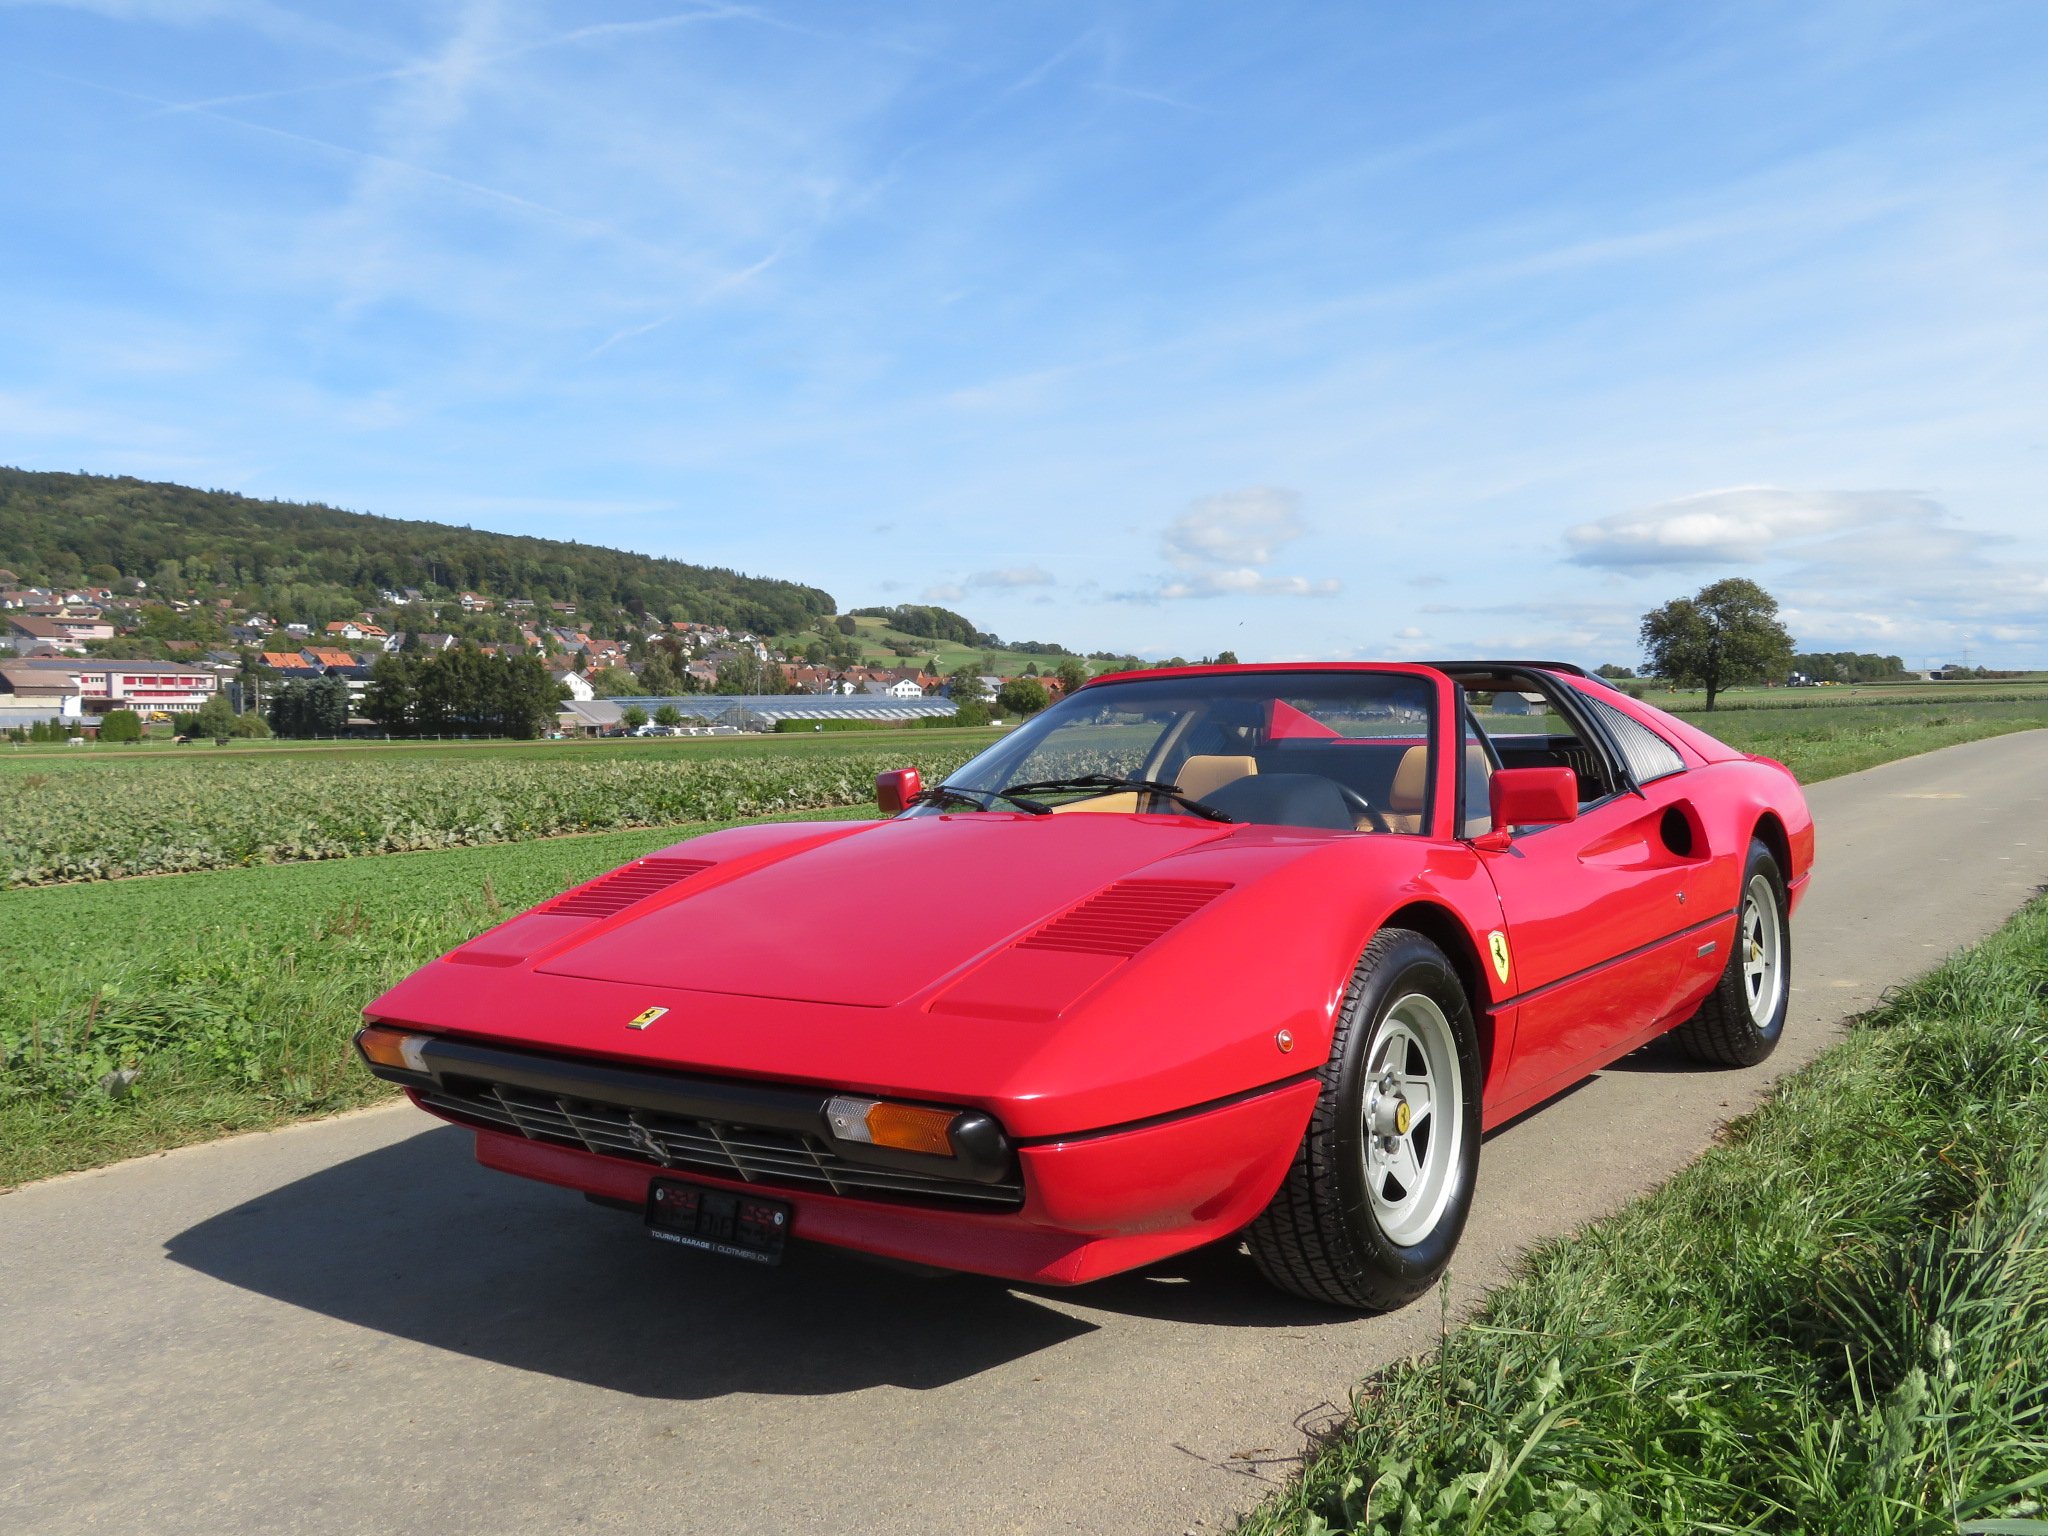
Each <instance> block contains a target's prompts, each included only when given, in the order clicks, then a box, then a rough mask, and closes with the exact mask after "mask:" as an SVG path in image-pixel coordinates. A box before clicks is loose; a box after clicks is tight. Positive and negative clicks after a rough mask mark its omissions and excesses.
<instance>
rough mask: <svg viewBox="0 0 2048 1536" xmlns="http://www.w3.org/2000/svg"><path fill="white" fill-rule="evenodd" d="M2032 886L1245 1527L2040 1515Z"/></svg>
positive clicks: (2042, 1331)
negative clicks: (2012, 910) (2008, 913)
mask: <svg viewBox="0 0 2048 1536" xmlns="http://www.w3.org/2000/svg"><path fill="white" fill-rule="evenodd" d="M2044 1151H2048V903H2036V904H2035V905H2033V906H2032V907H2030V908H2028V909H2027V910H2025V911H2024V912H2022V913H2021V914H2020V915H2019V916H2018V917H2017V918H2015V919H2014V920H2013V921H2012V922H2011V923H2010V924H2009V925H2008V926H2007V927H2006V928H2004V929H2003V930H2002V931H2001V932H1999V933H1998V934H1996V935H1994V936H1993V937H1992V938H1991V939H1989V940H1987V941H1986V942H1985V943H1983V944H1981V945H1979V946H1977V947H1976V948H1974V949H1972V950H1969V951H1966V952H1964V953H1963V954H1960V955H1958V956H1957V957H1955V958H1953V959H1952V960H1950V961H1949V962H1948V963H1947V964H1945V965H1943V966H1942V967H1941V968H1940V969H1939V970H1937V971H1935V972H1934V973H1932V974H1931V975H1929V976H1927V977H1926V978H1924V979H1922V980H1921V981H1919V982H1918V983H1916V984H1914V985H1912V986H1910V987H1908V988H1906V989H1904V990H1903V991H1902V992H1901V993H1900V994H1898V995H1897V996H1896V998H1895V999H1894V1000H1893V1001H1892V1002H1890V1003H1889V1004H1888V1006H1886V1007H1885V1008H1883V1009H1882V1010H1881V1011H1879V1012H1877V1013H1876V1014H1875V1015H1873V1016H1871V1017H1868V1018H1865V1019H1863V1020H1861V1021H1859V1022H1858V1023H1857V1024H1856V1025H1855V1027H1854V1028H1853V1029H1852V1031H1851V1033H1850V1035H1849V1037H1848V1039H1847V1040H1846V1041H1845V1042H1844V1043H1843V1044H1841V1045H1839V1046H1837V1047H1835V1048H1834V1049H1832V1050H1830V1051H1829V1052H1828V1053H1827V1054H1826V1055H1825V1056H1823V1057H1822V1058H1821V1059H1820V1060H1819V1061H1817V1062H1815V1063H1814V1064H1813V1065H1812V1066H1810V1067H1808V1068H1806V1069H1805V1070H1803V1071H1801V1072H1799V1073H1797V1074H1795V1075H1794V1076H1792V1077H1790V1078H1788V1079H1786V1080H1785V1082H1784V1083H1782V1084H1781V1085H1780V1086H1779V1088H1778V1090H1777V1091H1776V1093H1775V1094H1774V1095H1773V1097H1772V1099H1771V1100H1770V1102H1769V1103H1767V1104H1766V1105H1765V1106H1764V1107H1763V1108H1761V1109H1759V1110H1758V1111H1756V1112H1755V1113H1753V1114H1751V1115H1749V1116H1746V1117H1745V1118H1743V1119H1741V1120H1739V1121H1737V1122H1735V1124H1733V1125H1732V1126H1731V1127H1729V1129H1728V1131H1727V1133H1726V1134H1725V1136H1724V1137H1723V1140H1722V1144H1721V1145H1719V1146H1717V1147H1716V1148H1715V1149H1714V1150H1712V1151H1710V1152H1709V1153H1708V1154H1707V1155H1706V1156H1705V1157H1703V1158H1702V1159H1701V1160H1700V1161H1699V1162H1698V1163H1696V1164H1694V1165H1693V1166H1692V1167H1691V1168H1689V1169H1688V1170H1686V1171H1685V1172H1684V1173H1682V1174H1680V1175H1679V1176H1678V1177H1677V1178H1676V1179H1674V1180H1673V1181H1672V1182H1671V1183H1670V1184H1669V1185H1667V1186H1665V1187H1664V1188H1663V1189H1661V1190H1659V1191H1658V1192H1657V1193H1655V1194H1653V1195H1650V1196H1647V1197H1645V1198H1644V1199H1642V1200H1639V1201H1637V1202H1636V1203H1635V1204H1634V1205H1632V1206H1630V1207H1628V1208H1627V1209H1626V1210H1624V1211H1623V1212H1622V1213H1621V1214H1620V1215H1618V1216H1616V1217H1614V1218H1613V1219H1612V1220H1609V1221H1603V1222H1599V1223H1596V1224H1595V1225H1593V1226H1591V1227H1589V1228H1587V1229H1586V1230H1585V1231H1583V1232H1579V1233H1577V1234H1575V1235H1573V1236H1572V1237H1569V1238H1565V1239H1562V1240H1559V1241H1556V1242H1553V1243H1550V1244H1548V1245H1546V1246H1544V1247H1542V1248H1540V1249H1538V1250H1537V1251H1536V1252H1535V1253H1534V1254H1532V1255H1531V1256H1530V1258H1529V1259H1528V1261H1527V1262H1526V1265H1525V1267H1524V1270H1523V1272H1522V1274H1521V1276H1520V1277H1519V1278H1518V1279H1516V1280H1515V1281H1513V1282H1511V1283H1510V1284H1508V1285H1507V1286H1505V1287H1503V1288H1502V1289H1500V1290H1498V1291H1496V1292H1495V1293H1494V1294H1493V1296H1492V1297H1491V1299H1490V1300H1489V1301H1488V1302H1487V1304H1486V1306H1485V1308H1484V1310H1483V1312H1482V1313H1481V1315H1480V1317H1479V1318H1478V1320H1477V1321H1476V1322H1475V1323H1474V1324H1472V1325H1471V1326H1469V1327H1466V1328H1463V1329H1461V1330H1459V1331H1457V1332H1454V1333H1452V1334H1451V1335H1450V1336H1449V1337H1448V1339H1447V1340H1446V1342H1445V1344H1444V1347H1443V1349H1442V1350H1441V1352H1440V1353H1439V1354H1438V1355H1437V1356H1436V1357H1434V1358H1428V1359H1418V1360H1415V1361H1412V1362H1410V1363H1407V1364H1405V1365H1402V1366H1399V1367H1397V1368H1395V1369H1393V1370H1391V1371H1388V1372H1386V1373H1384V1374H1383V1375H1381V1376H1379V1377H1377V1378H1375V1379H1374V1380H1372V1381H1371V1382H1369V1383H1368V1384H1367V1385H1366V1386H1365V1388H1364V1389H1363V1390H1362V1391H1361V1392H1360V1393H1359V1394H1358V1397H1357V1399H1356V1403H1355V1407H1354V1413H1353V1418H1352V1422H1351V1425H1350V1427H1349V1429H1348V1430H1347V1431H1346V1432H1345V1433H1344V1434H1343V1435H1342V1436H1341V1437H1340V1438H1339V1439H1338V1440H1337V1441H1336V1442H1335V1443H1334V1444H1333V1445H1331V1446H1330V1447H1329V1448H1328V1449H1327V1450H1326V1451H1325V1452H1324V1453H1323V1454H1321V1455H1320V1456H1319V1457H1317V1458H1316V1459H1315V1460H1314V1461H1313V1462H1312V1463H1311V1464H1310V1466H1309V1467H1308V1468H1307V1470H1306V1472H1305V1474H1304V1475H1303V1476H1302V1477H1301V1478H1300V1479H1299V1480H1298V1481H1297V1482H1296V1483H1295V1484H1294V1485H1293V1486H1292V1487H1290V1488H1289V1489H1288V1490H1287V1491H1286V1492H1284V1493H1283V1494H1281V1495H1279V1496H1277V1497H1276V1498H1274V1499H1273V1500H1271V1501H1270V1502H1269V1503H1268V1504H1267V1505H1266V1506H1265V1507H1263V1508H1262V1509H1260V1510H1259V1511H1258V1512H1257V1513H1256V1514H1254V1515H1253V1516H1252V1517H1251V1518H1250V1519H1249V1520H1248V1521H1247V1522H1246V1523H1245V1525H1244V1528H1243V1529H1244V1531H1245V1532H1246V1533H1247V1536H1253V1533H1256V1536H1278V1533H1281V1532H1287V1533H1294V1536H1322V1533H1327V1532H1332V1531H1347V1532H1350V1531H1355V1532H1360V1533H1366V1532H1370V1533H1383V1536H1394V1533H1400V1536H1434V1533H1449V1532H1460V1533H1472V1532H1481V1531H1484V1532H1495V1531H1498V1532H1538V1531H1541V1532H1550V1533H1566V1532H1574V1533H1580V1532H1582V1533H1589V1536H1590V1533H1601V1536H1606V1533H1612V1532H1633V1531H1641V1532H1671V1533H1679V1532H1685V1533H1691V1532H1698V1531H1768V1532H1845V1533H1846V1532H1854V1533H1859V1536H1860V1533H1866V1532H1869V1533H1877V1532H1916V1533H1919V1532H1927V1533H1932V1532H1943V1533H1952V1532H1957V1531H1963V1532H1982V1533H1991V1532H2021V1531H2032V1532H2042V1531H2048V1520H2044V1518H2043V1508H2042V1500H2043V1497H2044V1494H2048V1164H2044Z"/></svg>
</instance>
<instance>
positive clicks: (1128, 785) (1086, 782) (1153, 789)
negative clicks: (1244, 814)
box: [1004, 773, 1237, 822]
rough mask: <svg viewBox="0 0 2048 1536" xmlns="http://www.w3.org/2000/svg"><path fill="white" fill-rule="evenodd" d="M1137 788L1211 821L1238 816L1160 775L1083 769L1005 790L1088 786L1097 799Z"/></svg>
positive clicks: (1044, 790) (1042, 790)
mask: <svg viewBox="0 0 2048 1536" xmlns="http://www.w3.org/2000/svg"><path fill="white" fill-rule="evenodd" d="M1124 789H1134V790H1136V791H1138V792H1139V793H1140V794H1147V795H1164V796H1165V797H1166V798H1167V799H1169V800H1171V801H1172V802H1173V803H1174V804H1175V805H1179V806H1184V807H1185V808H1186V809H1188V810H1190V811H1193V812H1194V813H1195V814H1196V815H1197V816H1201V817H1205V818H1206V819H1208V820H1210V821H1231V822H1234V821H1236V820H1237V818H1236V817H1235V816H1232V815H1229V814H1227V813H1225V812H1223V811H1219V810H1217V809H1216V807H1215V806H1213V805H1204V804H1203V803H1202V802H1201V801H1199V800H1197V799H1196V798H1195V797H1194V796H1193V795H1187V794H1182V793H1181V791H1180V789H1179V788H1178V787H1177V786H1176V785H1172V784H1162V783H1161V782H1160V781H1159V780H1157V779H1120V778H1118V777H1116V775H1114V774H1109V773H1084V774H1080V775H1078V776H1076V777H1074V778H1071V779H1034V780H1032V781H1031V782H1030V783H1029V784H1012V785H1011V786H1010V787H1009V789H1007V790H1005V791H1004V793H1005V794H1013V793H1015V792H1017V791H1019V790H1036V791H1038V792H1040V793H1043V794H1054V793H1057V792H1059V791H1061V790H1087V791H1089V792H1090V793H1089V794H1088V795H1086V796H1085V798H1087V799H1090V800H1094V799H1097V798H1099V797H1100V796H1103V795H1113V794H1115V793H1116V792H1117V791H1119V790H1124Z"/></svg>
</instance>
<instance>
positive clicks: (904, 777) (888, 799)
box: [875, 768, 924, 816]
mask: <svg viewBox="0 0 2048 1536" xmlns="http://www.w3.org/2000/svg"><path fill="white" fill-rule="evenodd" d="M923 790H924V780H923V779H922V778H921V777H920V776H919V775H918V771H917V770H916V769H915V768H892V769H890V770H889V771H888V772H887V773H878V774H876V775H875V804H877V805H879V806H880V807H881V808H882V811H883V814H885V815H889V816H894V815H896V814H897V813H898V812H899V811H907V810H909V809H910V802H911V801H913V800H915V799H916V798H917V797H918V795H919V794H921V793H922V792H923Z"/></svg>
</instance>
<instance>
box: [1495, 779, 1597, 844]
mask: <svg viewBox="0 0 2048 1536" xmlns="http://www.w3.org/2000/svg"><path fill="white" fill-rule="evenodd" d="M1487 799H1488V801H1489V803H1490V804H1491V806H1492V809H1493V825H1494V828H1495V829H1496V830H1497V831H1506V830H1507V829H1508V828H1509V827H1533V826H1542V825H1545V824H1547V823H1550V822H1557V821H1571V820H1573V819H1575V818H1576V817H1577V816H1578V814H1579V776H1578V775H1577V774H1576V773H1574V772H1572V770H1571V769H1569V768H1502V769H1500V770H1498V771H1497V772H1496V773H1495V774H1494V776H1493V778H1492V780H1491V781H1490V782H1489V784H1488V785H1487Z"/></svg>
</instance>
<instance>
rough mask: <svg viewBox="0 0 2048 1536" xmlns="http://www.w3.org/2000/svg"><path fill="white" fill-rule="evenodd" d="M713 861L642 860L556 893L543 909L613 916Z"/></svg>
mask: <svg viewBox="0 0 2048 1536" xmlns="http://www.w3.org/2000/svg"><path fill="white" fill-rule="evenodd" d="M711 864H712V861H711V860H709V859H641V860H639V861H638V862H636V863H632V864H628V865H627V866H626V867H625V868H624V869H618V870H613V871H612V873H610V874H608V875H606V876H605V877H604V878H603V879H601V880H594V881H592V882H591V883H590V884H589V885H586V886H584V887H583V888H582V889H581V890H576V891H571V892H569V894H568V895H566V896H557V897H556V898H555V899H554V900H553V901H551V902H549V903H548V904H547V905H546V906H544V907H542V908H541V909H540V910H541V911H542V912H545V913H547V914H548V915H549V916H550V917H610V916H611V915H612V914H613V913H614V912H623V911H625V910H626V908H628V907H630V906H632V905H633V903H634V902H636V901H644V900H645V899H646V898H647V897H649V896H652V895H654V894H656V893H657V892H660V891H665V890H667V889H668V888H669V887H670V886H672V885H674V884H675V883H676V882H677V881H679V880H687V879H689V878H690V876H692V875H695V874H701V873H702V872H703V871H705V870H707V869H709V868H710V867H711Z"/></svg>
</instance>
